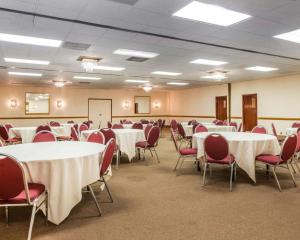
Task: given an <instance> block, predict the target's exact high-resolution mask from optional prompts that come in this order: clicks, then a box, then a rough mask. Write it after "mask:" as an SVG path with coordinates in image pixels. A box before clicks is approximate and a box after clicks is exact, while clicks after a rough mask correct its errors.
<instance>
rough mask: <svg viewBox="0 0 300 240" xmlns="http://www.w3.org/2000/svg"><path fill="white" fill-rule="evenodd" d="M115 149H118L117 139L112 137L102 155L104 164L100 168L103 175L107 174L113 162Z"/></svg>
mask: <svg viewBox="0 0 300 240" xmlns="http://www.w3.org/2000/svg"><path fill="white" fill-rule="evenodd" d="M115 149H116V140H115V139H113V138H112V139H110V140H109V141H108V142H107V144H106V147H105V150H104V152H103V155H102V165H101V169H100V176H101V177H102V176H103V175H104V174H105V172H106V171H107V169H108V167H109V165H110V164H111V162H112V159H113V156H114V151H115Z"/></svg>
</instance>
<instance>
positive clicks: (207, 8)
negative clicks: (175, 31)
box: [173, 1, 251, 27]
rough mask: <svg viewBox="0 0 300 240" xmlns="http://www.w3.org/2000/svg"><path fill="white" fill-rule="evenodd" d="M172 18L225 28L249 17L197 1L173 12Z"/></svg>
mask: <svg viewBox="0 0 300 240" xmlns="http://www.w3.org/2000/svg"><path fill="white" fill-rule="evenodd" d="M173 16H176V17H181V18H186V19H191V20H196V21H200V22H206V23H211V24H216V25H220V26H225V27H226V26H229V25H232V24H234V23H237V22H240V21H243V20H245V19H247V18H250V17H251V16H250V15H247V14H244V13H240V12H236V11H232V10H229V9H226V8H223V7H220V6H217V5H212V4H206V3H201V2H198V1H193V2H191V3H189V4H188V5H186V6H185V7H183V8H182V9H180V10H179V11H177V12H175V13H174V14H173Z"/></svg>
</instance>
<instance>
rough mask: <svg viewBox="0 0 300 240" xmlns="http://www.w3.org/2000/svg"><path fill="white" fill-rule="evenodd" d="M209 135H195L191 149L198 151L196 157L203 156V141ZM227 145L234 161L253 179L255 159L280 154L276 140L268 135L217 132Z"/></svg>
mask: <svg viewBox="0 0 300 240" xmlns="http://www.w3.org/2000/svg"><path fill="white" fill-rule="evenodd" d="M209 134H211V133H208V132H205V133H195V134H194V135H193V147H195V148H197V149H198V153H197V157H198V158H199V157H203V156H204V146H203V145H204V139H205V138H206V137H207V136H208V135H209ZM219 134H221V135H222V136H224V137H225V138H226V139H227V141H228V143H229V151H230V153H232V154H233V155H234V156H235V161H236V163H237V164H238V165H239V167H240V168H241V169H243V170H244V171H246V172H247V173H248V175H249V177H250V178H251V179H252V180H253V181H256V178H255V158H256V156H258V155H260V154H273V155H278V154H280V151H281V148H280V145H279V142H278V140H277V138H276V137H275V136H273V135H268V134H257V133H246V132H219Z"/></svg>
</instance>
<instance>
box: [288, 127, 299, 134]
mask: <svg viewBox="0 0 300 240" xmlns="http://www.w3.org/2000/svg"><path fill="white" fill-rule="evenodd" d="M298 129H299V128H287V129H286V135H287V136H289V135H292V134H296V135H297V131H298Z"/></svg>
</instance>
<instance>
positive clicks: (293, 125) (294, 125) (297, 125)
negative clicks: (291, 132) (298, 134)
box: [292, 122, 300, 128]
mask: <svg viewBox="0 0 300 240" xmlns="http://www.w3.org/2000/svg"><path fill="white" fill-rule="evenodd" d="M292 128H300V123H299V122H294V123H293V124H292Z"/></svg>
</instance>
